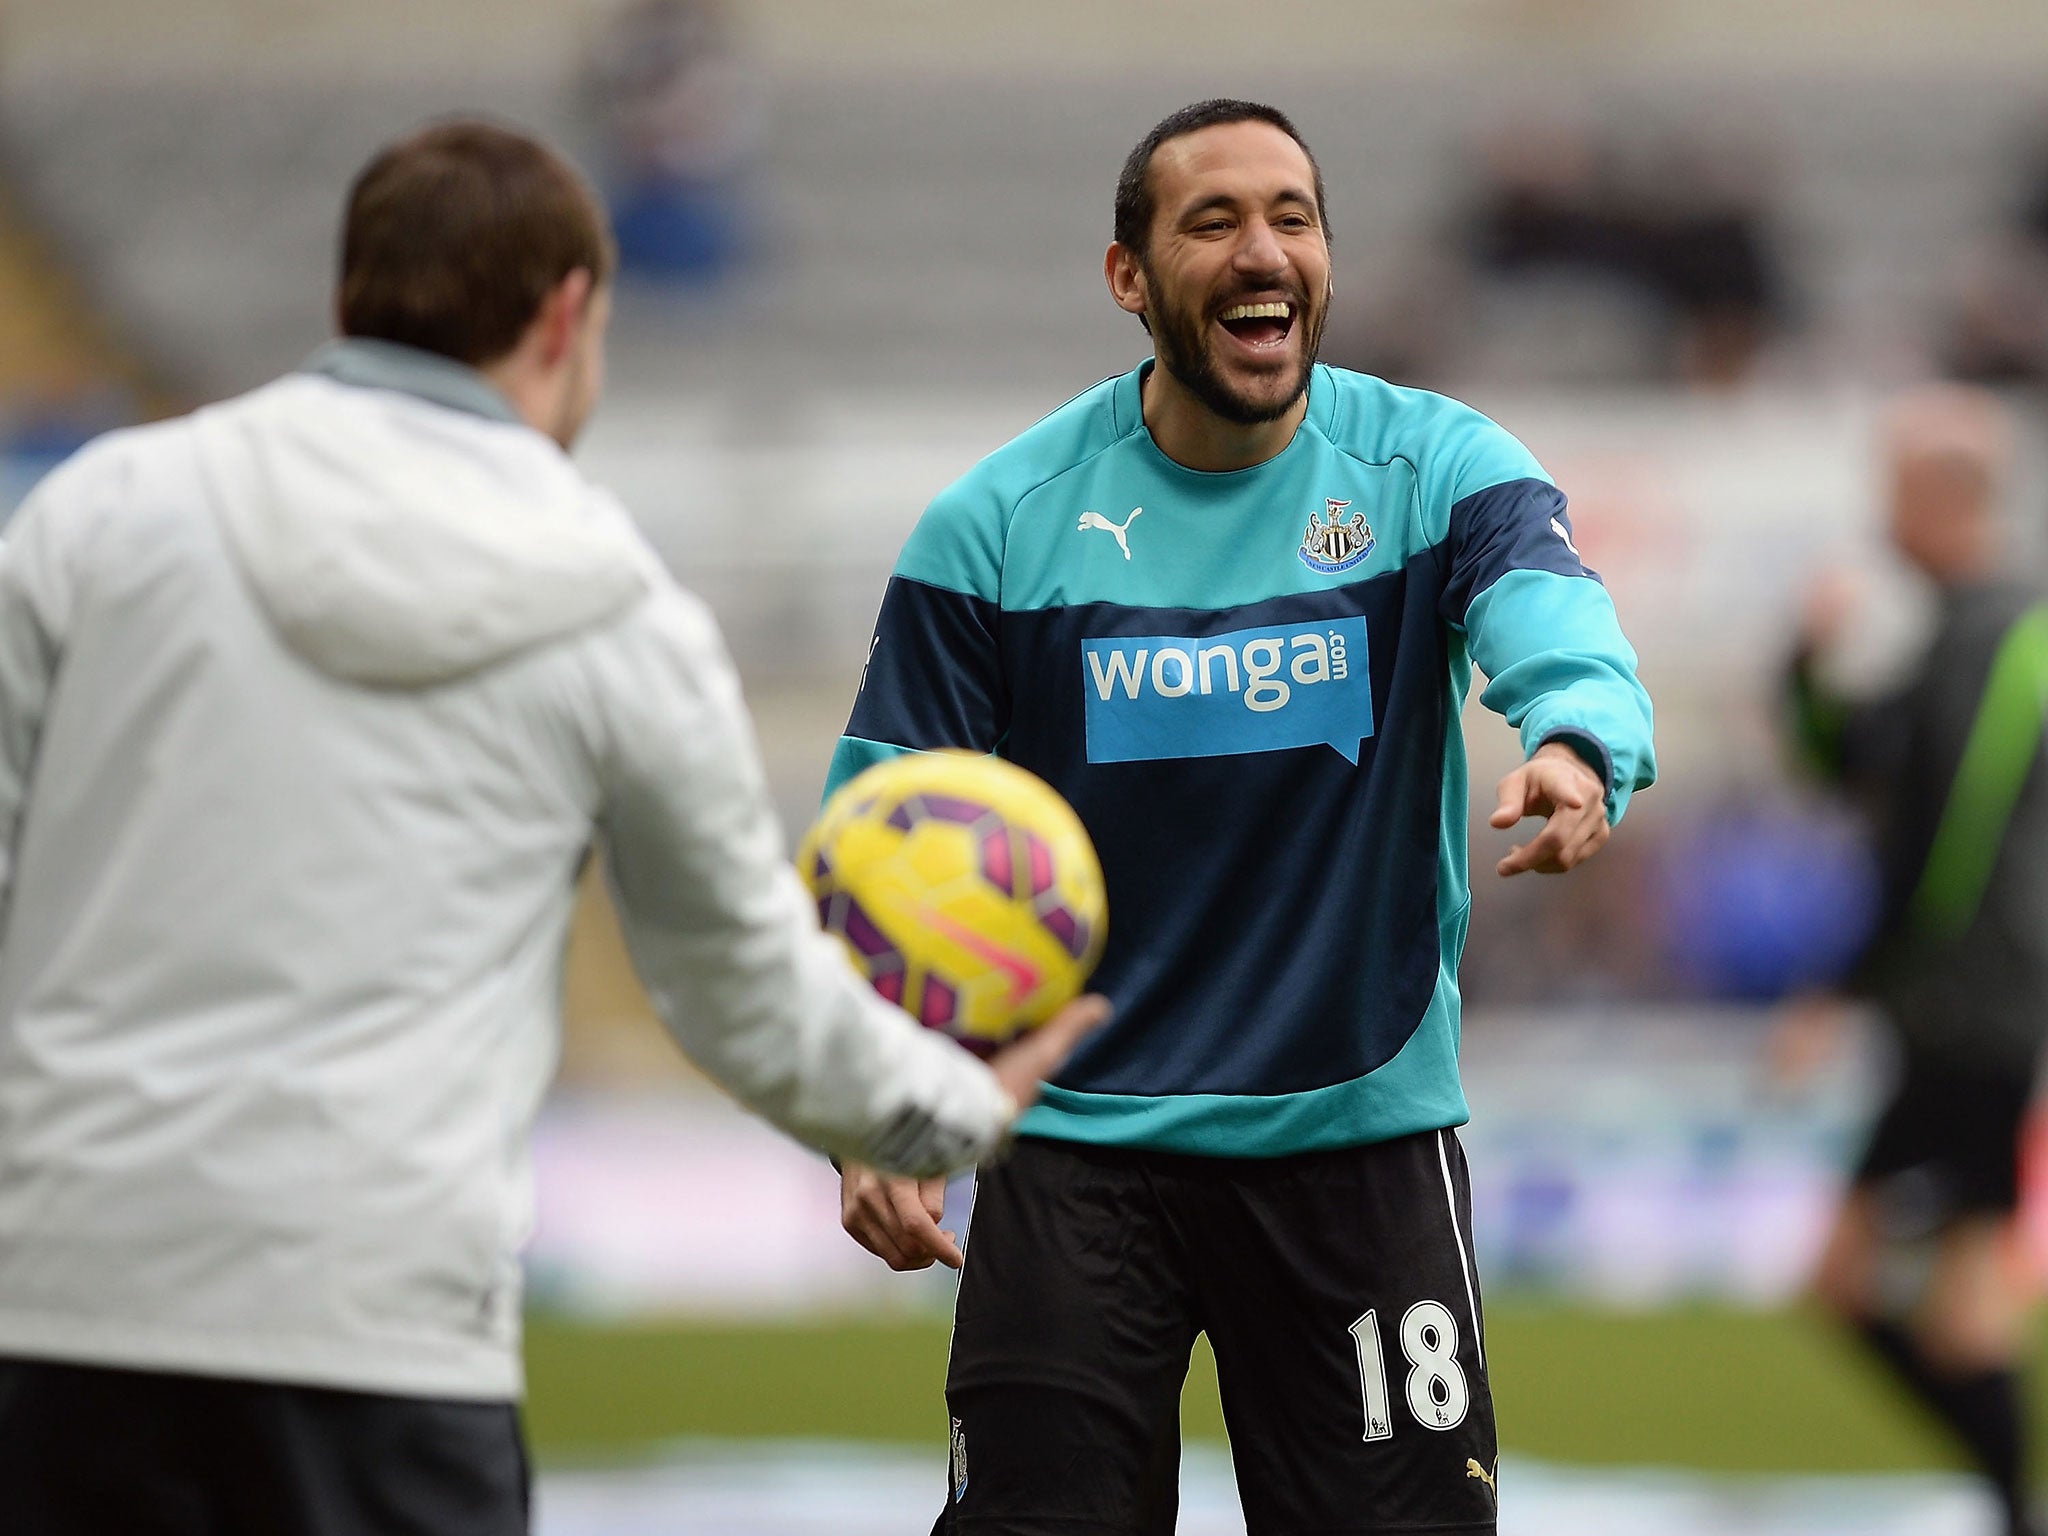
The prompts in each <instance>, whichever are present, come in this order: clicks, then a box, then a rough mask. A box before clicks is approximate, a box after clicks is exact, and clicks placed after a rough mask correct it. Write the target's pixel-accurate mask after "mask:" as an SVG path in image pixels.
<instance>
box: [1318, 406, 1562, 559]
mask: <svg viewBox="0 0 2048 1536" xmlns="http://www.w3.org/2000/svg"><path fill="white" fill-rule="evenodd" d="M1317 373H1318V374H1319V375H1320V374H1327V375H1328V376H1329V380H1330V384H1331V391H1332V395H1333V398H1334V404H1335V409H1334V411H1333V412H1332V414H1331V418H1330V423H1329V427H1328V431H1329V435H1330V438H1331V440H1332V441H1333V442H1335V443H1337V444H1338V445H1339V446H1340V447H1342V448H1343V449H1344V450H1345V451H1346V452H1348V453H1354V454H1356V455H1358V457H1360V458H1361V459H1364V460H1366V461H1367V462H1368V463H1384V462H1387V461H1389V460H1392V459H1397V458H1399V459H1407V460H1409V461H1410V462H1411V463H1413V464H1414V466H1415V472H1416V479H1417V482H1418V489H1419V492H1420V495H1421V498H1422V508H1423V516H1424V519H1425V523H1426V528H1427V536H1428V539H1429V542H1431V543H1436V542H1437V541H1439V540H1441V539H1442V538H1443V537H1444V534H1445V533H1446V531H1447V530H1448V528H1449V524H1450V510H1451V508H1452V507H1453V506H1455V505H1456V504H1457V503H1458V502H1460V501H1462V500H1464V498H1465V497H1467V496H1470V495H1472V494H1474V493H1475V492H1478V491H1483V490H1485V489H1486V488H1487V487H1488V486H1490V485H1501V484H1504V483H1505V482H1507V481H1510V480H1546V481H1547V480H1549V479H1550V476H1549V475H1548V474H1547V473H1545V471H1544V468H1543V466H1542V465H1541V464H1539V463H1538V462H1537V461H1536V456H1535V455H1534V454H1532V453H1530V452H1529V450H1528V449H1527V448H1525V447H1523V446H1522V444H1521V442H1520V440H1519V439H1517V438H1516V437H1515V436H1514V434H1513V433H1511V432H1509V431H1507V430H1506V429H1505V428H1504V427H1501V426H1500V425H1498V424H1497V423H1496V422H1494V421H1493V420H1492V419H1491V418H1490V417H1488V416H1486V415H1483V414H1482V413H1481V412H1479V411H1475V410H1474V409H1473V408H1472V407H1471V406H1469V405H1466V404H1465V403H1464V402H1462V401H1459V400H1453V399H1451V398H1450V397H1449V396H1448V395H1439V394H1433V393H1431V392H1430V391H1429V390H1426V389H1404V388H1403V387H1401V386H1400V385H1398V384H1389V383H1388V382H1387V381H1386V380H1385V379H1377V378H1374V377H1373V376H1372V375H1370V374H1365V373H1352V372H1350V371H1349V370H1348V369H1343V368H1319V369H1318V370H1317Z"/></svg>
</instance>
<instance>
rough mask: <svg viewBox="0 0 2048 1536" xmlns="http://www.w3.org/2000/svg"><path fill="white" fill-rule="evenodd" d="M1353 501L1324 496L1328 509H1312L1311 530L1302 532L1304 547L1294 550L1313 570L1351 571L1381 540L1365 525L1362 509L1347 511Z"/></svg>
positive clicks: (1328, 572) (1309, 520)
mask: <svg viewBox="0 0 2048 1536" xmlns="http://www.w3.org/2000/svg"><path fill="white" fill-rule="evenodd" d="M1350 505H1351V503H1350V502H1348V501H1339V500H1338V499H1337V498H1336V497H1334V496H1325V497H1324V498H1323V506H1324V507H1325V509H1326V510H1325V511H1324V512H1323V513H1322V514H1321V515H1320V516H1318V515H1317V514H1316V513H1314V512H1311V513H1309V515H1308V531H1307V532H1306V533H1304V534H1303V535H1302V536H1301V548H1300V549H1298V550H1296V551H1295V553H1296V554H1298V555H1299V556H1301V563H1302V564H1303V565H1305V566H1307V567H1308V568H1309V569H1310V570H1312V571H1320V572H1322V573H1323V574H1324V575H1325V576H1331V575H1335V574H1336V573H1337V572H1338V571H1348V570H1350V569H1351V567H1353V566H1354V565H1357V564H1358V563H1359V562H1360V561H1361V560H1363V559H1364V558H1365V557H1366V556H1367V555H1369V554H1371V553H1372V547H1373V545H1374V544H1376V543H1378V542H1379V541H1378V540H1377V539H1375V538H1374V537H1373V536H1372V529H1371V528H1369V527H1367V526H1366V521H1365V514H1364V513H1363V512H1354V513H1352V514H1351V516H1349V517H1346V516H1345V515H1344V509H1345V508H1346V507H1348V506H1350Z"/></svg>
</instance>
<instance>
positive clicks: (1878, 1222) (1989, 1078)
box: [1790, 386, 2048, 1536]
mask: <svg viewBox="0 0 2048 1536" xmlns="http://www.w3.org/2000/svg"><path fill="white" fill-rule="evenodd" d="M1885 453H1886V465H1885V467H1886V470H1887V472H1888V477H1889V483H1888V492H1889V512H1890V534H1891V538H1892V542H1893V544H1894V545H1895V546H1896V547H1897V549H1898V551H1899V553H1900V554H1901V555H1903V556H1904V557H1905V558H1906V559H1907V560H1908V561H1909V562H1910V563H1912V564H1913V565H1915V566H1917V567H1918V568H1919V569H1920V570H1921V571H1922V572H1924V573H1925V574H1926V575H1927V576H1928V577H1929V578H1931V579H1932V580H1933V581H1934V583H1935V584H1936V585H1937V586H1938V587H1939V588H1940V589H1941V592H1942V600H1943V608H1942V615H1941V620H1940V623H1939V625H1938V627H1937V629H1936V632H1935V635H1934V638H1933V640H1932V642H1931V644H1930V645H1929V647H1928V649H1927V651H1926V653H1925V655H1924V657H1923V658H1922V660H1921V663H1920V665H1919V667H1918V669H1917V670H1916V672H1915V674H1914V675H1913V676H1912V677H1911V678H1910V679H1909V680H1908V681H1907V682H1906V683H1905V685H1904V686H1903V687H1902V688H1901V689H1900V690H1899V691H1897V692H1896V693H1895V694H1893V695H1891V696H1889V697H1885V698H1881V699H1874V700H1863V701H1858V700H1853V699H1848V698H1845V697H1842V696H1840V695H1839V694H1836V693H1835V692H1834V691H1832V690H1831V689H1830V688H1829V687H1828V685H1827V682H1826V679H1825V675H1824V672H1823V669H1822V666H1821V660H1822V657H1823V655H1824V653H1825V652H1826V650H1827V649H1828V648H1829V647H1830V646H1831V645H1832V644H1833V643H1835V642H1836V641H1837V639H1838V638H1839V637H1840V635H1841V634H1842V633H1843V631H1844V630H1845V628H1846V627H1847V624H1848V621H1849V619H1850V617H1851V615H1850V612H1849V608H1850V604H1849V602H1848V594H1849V591H1850V589H1849V588H1847V587H1846V586H1844V585H1843V584H1842V583H1840V582H1839V581H1833V582H1829V583H1826V584H1824V585H1822V586H1821V587H1819V588H1817V589H1816V590H1815V592H1814V593H1813V595H1812V597H1811V598H1810V599H1809V602H1808V605H1807V611H1806V614H1805V618H1804V624H1803V627H1802V634H1801V637H1800V644H1799V648H1798V650H1797V652H1796V654H1795V655H1794V657H1793V660H1792V665H1791V669H1790V692H1791V697H1792V701H1793V704H1794V712H1795V716H1796V725H1797V729H1798V735H1799V739H1800V741H1801V744H1802V746H1803V747H1804V748H1805V749H1806V753H1807V755H1808V757H1809V758H1810V759H1811V760H1812V761H1813V762H1814V763H1815V764H1816V766H1818V767H1819V768H1820V769H1821V770H1822V771H1823V772H1824V773H1826V774H1827V775H1828V776H1829V777H1831V778H1832V779H1834V780H1835V781H1836V782H1837V783H1839V784H1840V785H1842V786H1843V787H1844V788H1845V789H1846V790H1848V791H1849V792H1850V793H1851V794H1853V795H1854V796H1856V797H1857V799H1858V800H1859V801H1860V802H1861V803H1862V805H1863V806H1864V807H1865V808H1866V810H1867V812H1868V814H1869V815H1870V817H1871V820H1872V824H1873V828H1874V832H1875V837H1876V845H1877V850H1878V856H1879V864H1880V868H1881V870H1882V881H1883V903H1882V915H1881V919H1880V925H1879V928H1878V932H1877V936H1876V939H1875V940H1874V942H1873V943H1872V944H1871V945H1870V947H1869V950H1868V952H1867V954H1866V956H1865V959H1864V962H1863V964H1862V966H1861V970H1860V981H1861V986H1862V988H1863V990H1865V991H1867V992H1868V993H1869V995H1870V997H1871V999H1872V1001H1873V1002H1875V1004H1876V1005H1877V1008H1878V1010H1879V1013H1880V1014H1881V1016H1882V1017H1883V1018H1884V1020H1885V1022H1886V1023H1887V1024H1888V1025H1889V1026H1890V1027H1891V1029H1892V1030H1893V1032H1894V1033H1895V1034H1896V1036H1897V1039H1898V1044H1899V1047H1900V1052H1899V1055H1900V1071H1899V1075H1898V1081H1897V1083H1896V1085H1895V1086H1894V1088H1893V1091H1892V1096H1891V1099H1890V1101H1889V1103H1888V1104H1887V1105H1886V1107H1885V1109H1884V1111H1883V1113H1882V1115H1881V1116H1880V1118H1879V1120H1878V1123H1877V1126H1876V1128H1875V1130H1874V1131H1873V1133H1872V1135H1871V1138H1870V1143H1869V1146H1868V1148H1867V1149H1866V1151H1865V1152H1864V1155H1863V1159H1862V1162H1861V1163H1860V1165H1859V1166H1858V1167H1857V1169H1856V1171H1855V1173H1854V1175H1853V1177H1852V1181H1851V1184H1850V1188H1849V1192H1848V1194H1847V1196H1846V1197H1845V1198H1844V1200H1843V1203H1842V1206H1841V1209H1840V1211H1839V1213H1838V1215H1837V1218H1836V1221H1835V1225H1834V1229H1833V1231H1832V1232H1831V1234H1830V1236H1829V1239H1828V1242H1827V1246H1826V1249H1825V1251H1824V1253H1823V1256H1822V1259H1821V1262H1820V1266H1819V1270H1818V1273H1817V1275H1816V1277H1815V1285H1816V1288H1817V1290H1818V1291H1819V1293H1820V1295H1821V1298H1822V1300H1823V1301H1824V1302H1825V1303H1826V1304H1827V1305H1828V1306H1829V1307H1830V1308H1832V1309H1833V1310H1834V1311H1835V1312H1836V1313H1838V1314H1839V1315H1840V1316H1841V1317H1843V1318H1844V1319H1845V1320H1847V1321H1848V1322H1849V1323H1850V1324H1851V1325H1852V1326H1853V1327H1855V1328H1856V1329H1857V1330H1858V1331H1859V1332H1860V1333H1861V1334H1862V1336H1863V1337H1864V1338H1865V1339H1866V1340H1867V1341H1868V1342H1869V1344H1870V1346H1871V1347H1872V1348H1873V1349H1874V1350H1875V1351H1876V1352H1877V1354H1878V1355H1879V1356H1880V1357H1881V1358H1882V1359H1883V1360H1885V1361H1886V1362H1887V1364H1889V1365H1890V1366H1891V1367H1892V1369H1893V1370H1894V1371H1895V1372H1896V1373H1897V1375H1898V1377H1899V1379H1900V1380H1901V1381H1902V1382H1903V1383H1904V1384H1905V1385H1906V1386H1907V1387H1908V1389H1909V1390H1911V1392H1912V1393H1913V1394H1914V1395H1915V1396H1916V1397H1917V1398H1918V1399H1919V1400H1920V1401H1921V1402H1922V1403H1924V1404H1925V1405H1926V1406H1927V1407H1928V1408H1929V1409H1930V1410H1931V1411H1932V1412H1933V1413H1935V1414H1936V1415H1937V1416H1938V1417H1939V1418H1940V1419H1941V1420H1942V1421H1943V1422H1944V1423H1945V1424H1946V1425H1947V1426H1948V1427H1949V1428H1950V1429H1952V1430H1953V1431H1954V1432H1955V1434H1956V1435H1957V1437H1958V1438H1959V1439H1960V1440H1961V1441H1962V1443H1963V1444H1964V1445H1965V1446H1966V1447H1967V1448H1968V1450H1969V1452H1970V1454H1971V1456H1972V1457H1973V1458H1974V1460H1975V1461H1976V1462H1977V1464H1978V1466H1979V1467H1980V1468H1981V1470H1982V1471H1983V1472H1984V1474H1985V1475H1986V1476H1987V1477H1988V1478H1989V1479H1990V1480H1991V1482H1992V1483H1993V1485H1994V1487H1995V1489H1996V1491H1997V1493H1998V1496H1999V1499H2000V1502H2001V1507H2002V1508H2003V1510H2004V1511H2005V1518H2006V1526H2005V1529H2006V1530H2007V1531H2008V1532H2010V1533H2012V1536H2021V1533H2025V1532H2032V1531H2035V1530H2036V1527H2035V1526H2034V1525H2033V1524H2031V1523H2030V1521H2029V1517H2028V1512H2027V1507H2026V1495H2025V1486H2024V1467H2023V1461H2024V1447H2025V1444H2026V1438H2025V1435H2024V1432H2023V1425H2022V1421H2021V1393H2020V1388H2019V1383H2018V1375H2017V1372H2018V1366H2019V1362H2020V1360H2021V1357H2022V1346H2023V1343H2024V1341H2025V1338H2026V1330H2025V1315H2026V1311H2027V1303H2028V1301H2029V1296H2028V1287H2027V1285H2026V1282H2025V1280H2024V1278H2023V1276H2022V1275H2021V1273H2020V1271H2019V1269H2018V1266H2017V1264H2016V1262H2015V1253H2014V1249H2013V1245H2012V1243H2011V1242H2010V1229H2011V1226H2012V1218H2013V1215H2014V1211H2015V1208H2016V1206H2017V1204H2018V1192H2019V1142H2020V1130H2021V1124H2022V1120H2023V1118H2024V1116H2025V1114H2026V1111H2027V1105H2028V1101H2029V1098H2030V1096H2031V1093H2032V1085H2033V1077H2034V1067H2035V1059H2036V1057H2037V1055H2038V1054H2039V1047H2040V1044H2041V1040H2042V1033H2043V1029H2044V1027H2048V858H2044V857H2043V854H2044V852H2048V771H2044V769H2043V767H2042V765H2041V762H2040V757H2041V741H2042V730H2043V724H2044V719H2043V710H2044V703H2048V603H2044V602H2043V601H2042V597H2041V594H2040V593H2039V592H2038V591H2036V590H2035V589H2034V588H2033V587H2031V586H2030V585H2023V584H2021V583H2019V582H2016V581H2014V580H2012V579H2011V577H2010V576H2009V574H2008V573H2007V567H2006V565H2005V563H2003V562H2002V560H2001V551H2000V543H1999V537H1998V532H1999V530H1998V521H1997V518H1998V499H1999V494H2000V491H2001V488H2002V486H2003V482H2004V479H2005V476H2006V473H2007V471H2008V469H2009V467H2010V462H2011V457H2012V427H2011V423H2010V421H2009V420H2008V419H2007V417H2006V415H2005V413H2004V411H2003V408H2002V407H2001V406H2000V405H1999V404H1998V402H1997V401H1996V400H1995V399H1994V398H1993V397H1991V396H1989V395H1987V394H1984V393H1982V392H1981V391H1977V390H1971V389H1964V388H1960V387H1955V386H1944V387H1941V388H1937V389H1930V390H1927V391H1923V392H1920V393H1917V394H1914V395H1911V396H1909V397H1907V398H1905V399H1904V400H1902V401H1901V402H1899V403H1898V404H1897V406H1896V407H1895V408H1894V411H1893V413H1892V416H1891V419H1890V422H1889V429H1888V432H1887V436H1886V441H1885Z"/></svg>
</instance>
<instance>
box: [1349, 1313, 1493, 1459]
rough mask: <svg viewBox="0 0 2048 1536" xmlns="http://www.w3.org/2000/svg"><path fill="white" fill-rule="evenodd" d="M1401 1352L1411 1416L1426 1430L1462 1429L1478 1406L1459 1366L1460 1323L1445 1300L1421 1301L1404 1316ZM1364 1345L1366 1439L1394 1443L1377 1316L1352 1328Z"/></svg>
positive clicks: (1361, 1360) (1356, 1339) (1361, 1386)
mask: <svg viewBox="0 0 2048 1536" xmlns="http://www.w3.org/2000/svg"><path fill="white" fill-rule="evenodd" d="M1400 1339H1401V1353H1402V1354H1403V1355H1404V1356H1406V1357H1407V1361H1408V1381H1407V1387H1406V1392H1405V1394H1404V1395H1405V1396H1406V1397H1407V1399H1408V1411H1409V1412H1410V1413H1411V1414H1413V1415H1414V1416H1415V1422H1416V1423H1418V1424H1420V1425H1422V1426H1423V1428H1425V1429H1456V1428H1457V1427H1458V1426H1459V1425H1460V1424H1462V1423H1464V1422H1465V1412H1466V1410H1467V1409H1468V1408H1470V1407H1471V1406H1472V1389H1471V1388H1470V1387H1469V1386H1467V1385H1466V1382H1465V1372H1464V1371H1463V1369H1461V1368H1460V1367H1459V1365H1458V1359H1457V1355H1458V1323H1457V1319H1455V1318H1453V1317H1452V1316H1451V1312H1450V1308H1448V1307H1446V1306H1445V1305H1444V1304H1443V1303H1442V1302H1440V1301H1418V1302H1416V1303H1415V1305H1414V1306H1412V1307H1410V1308H1409V1309H1408V1310H1407V1311H1406V1312H1404V1313H1403V1314H1402V1315H1401V1328H1400ZM1351 1342H1352V1343H1354V1344H1356V1345H1357V1346H1358V1386H1359V1390H1360V1392H1361V1393H1362V1395H1363V1396H1364V1398H1365V1438H1366V1439H1367V1440H1386V1439H1390V1438H1392V1436H1393V1433H1394V1416H1393V1414H1392V1412H1391V1411H1390V1409H1391V1406H1392V1405H1391V1403H1390V1401H1389V1399H1388V1396H1387V1364H1386V1356H1385V1354H1384V1353H1383V1352H1382V1350H1381V1347H1380V1320H1379V1314H1378V1312H1377V1311H1371V1312H1367V1313H1366V1314H1365V1315H1364V1316H1363V1317H1361V1318H1359V1319H1358V1321H1357V1322H1355V1323H1353V1324H1352V1325H1351Z"/></svg>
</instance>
